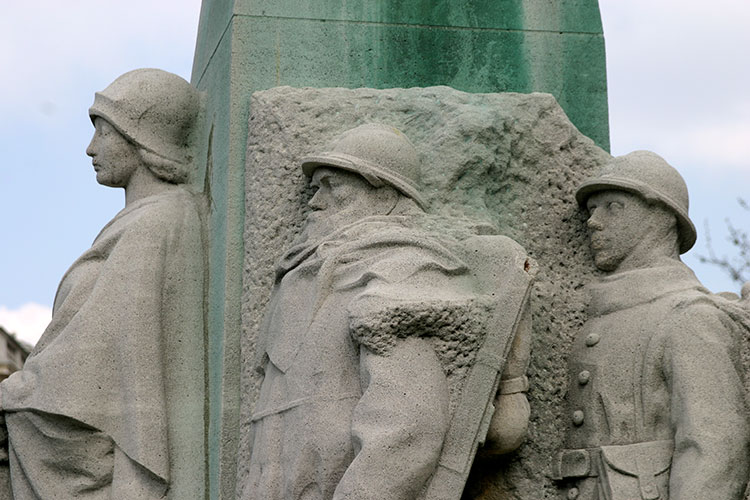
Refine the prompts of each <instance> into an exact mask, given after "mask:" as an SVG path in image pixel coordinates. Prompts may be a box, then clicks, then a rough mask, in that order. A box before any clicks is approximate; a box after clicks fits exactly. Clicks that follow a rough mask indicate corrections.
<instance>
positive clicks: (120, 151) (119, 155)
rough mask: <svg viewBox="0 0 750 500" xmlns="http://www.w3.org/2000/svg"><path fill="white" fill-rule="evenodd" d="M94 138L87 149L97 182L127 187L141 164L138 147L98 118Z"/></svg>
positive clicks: (95, 122)
mask: <svg viewBox="0 0 750 500" xmlns="http://www.w3.org/2000/svg"><path fill="white" fill-rule="evenodd" d="M94 127H95V128H96V131H95V132H94V137H93V138H92V139H91V143H90V144H89V146H88V147H87V148H86V154H87V155H89V156H90V157H91V163H92V164H93V165H94V171H96V182H98V183H99V184H101V185H103V186H109V187H122V188H124V187H127V185H128V183H129V182H130V179H131V178H132V177H133V174H134V173H135V171H136V170H137V169H138V166H139V165H140V163H141V158H140V155H139V154H138V147H137V146H136V145H135V144H133V143H132V142H130V141H129V140H128V139H127V138H126V137H124V136H123V135H122V134H121V133H120V132H118V131H117V129H115V128H114V127H113V126H112V125H111V124H110V123H109V122H108V121H107V120H105V119H104V118H101V117H99V116H97V117H96V118H95V120H94Z"/></svg>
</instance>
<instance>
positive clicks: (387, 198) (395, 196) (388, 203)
mask: <svg viewBox="0 0 750 500" xmlns="http://www.w3.org/2000/svg"><path fill="white" fill-rule="evenodd" d="M375 195H376V199H377V203H378V204H379V205H380V206H382V207H384V208H385V210H384V211H383V213H386V214H389V213H391V211H393V208H394V207H395V206H396V203H398V200H399V198H401V197H402V196H404V195H402V194H401V192H399V191H398V190H397V189H396V188H394V187H393V186H389V185H388V184H385V185H383V186H381V187H379V188H376V189H375Z"/></svg>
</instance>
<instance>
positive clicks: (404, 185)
mask: <svg viewBox="0 0 750 500" xmlns="http://www.w3.org/2000/svg"><path fill="white" fill-rule="evenodd" d="M318 167H335V168H341V169H344V170H348V171H350V172H355V173H358V174H360V175H361V176H362V177H364V178H365V179H367V181H368V182H369V183H370V184H372V185H373V186H375V187H380V186H382V185H384V184H388V185H390V186H393V187H394V188H396V189H397V190H399V191H400V192H401V193H403V194H405V195H406V196H408V197H409V198H411V199H413V200H414V201H415V202H416V203H417V204H418V205H419V206H420V207H421V208H423V209H424V208H425V206H426V203H425V200H424V198H422V195H421V194H420V193H419V188H418V186H419V182H420V170H421V162H420V160H419V154H418V153H417V150H416V148H415V147H414V145H413V144H412V143H411V141H410V140H409V139H408V138H407V137H406V136H405V135H404V134H403V133H402V132H401V131H399V130H398V129H396V128H393V127H389V126H387V125H381V124H378V123H368V124H365V125H360V126H359V127H356V128H353V129H350V130H347V131H346V132H344V133H342V134H341V135H339V136H338V137H336V138H335V139H334V140H333V141H331V143H330V144H329V145H328V146H327V148H326V150H325V151H324V152H322V153H319V154H316V155H312V156H307V157H305V158H303V159H302V171H303V172H304V173H305V175H307V176H308V177H310V176H312V174H313V172H314V171H315V169H316V168H318Z"/></svg>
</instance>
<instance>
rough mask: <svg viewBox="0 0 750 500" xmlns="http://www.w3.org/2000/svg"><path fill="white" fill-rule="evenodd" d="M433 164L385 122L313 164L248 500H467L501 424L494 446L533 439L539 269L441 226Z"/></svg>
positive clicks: (283, 267)
mask: <svg viewBox="0 0 750 500" xmlns="http://www.w3.org/2000/svg"><path fill="white" fill-rule="evenodd" d="M420 163H421V162H420V159H419V155H418V154H417V151H416V149H415V148H414V146H413V145H412V144H411V142H410V141H409V140H408V139H407V138H406V137H405V136H404V135H403V134H402V133H401V132H400V131H398V130H396V129H394V128H392V127H388V126H384V125H378V124H365V125H361V126H359V127H356V128H354V129H351V130H348V131H345V132H344V133H343V134H341V135H340V136H339V137H337V138H336V139H335V140H334V141H333V142H332V143H331V144H330V145H329V146H328V147H327V148H326V150H325V152H323V153H320V154H317V155H315V156H311V157H307V158H304V159H303V160H302V164H301V166H302V171H303V172H304V173H305V175H306V176H307V177H309V178H310V179H311V184H312V186H314V187H315V188H316V191H315V194H314V196H313V197H312V198H311V199H310V201H309V203H308V204H309V206H310V208H311V209H312V211H311V212H310V213H309V214H308V216H307V220H306V222H305V226H304V227H303V229H302V231H301V233H300V235H299V237H298V238H297V240H296V242H295V243H294V244H292V246H291V248H290V249H288V250H287V251H286V252H285V253H284V255H283V256H282V257H281V259H280V261H279V263H278V265H277V267H276V271H275V280H274V281H275V285H274V290H273V293H272V295H271V298H270V301H269V306H268V313H267V317H266V321H265V324H264V326H263V327H262V329H261V331H260V338H259V341H258V347H257V349H256V352H257V355H258V356H257V357H258V363H257V366H258V368H259V369H260V370H261V371H262V374H263V382H262V385H261V388H260V394H259V397H258V400H257V402H256V403H255V405H254V409H253V415H252V417H251V421H252V426H251V429H250V431H251V434H252V443H251V450H252V451H251V455H250V461H249V464H248V477H247V480H246V482H244V484H243V487H242V493H241V494H240V498H243V499H247V500H251V499H252V500H285V499H297V498H299V499H301V498H318V499H335V500H343V499H366V498H372V499H394V500H396V499H401V500H411V499H416V498H425V499H431V500H438V499H442V498H445V499H455V500H457V499H458V498H460V496H461V493H462V491H463V488H464V482H465V481H466V477H467V476H468V472H469V466H470V465H471V463H472V461H473V459H474V454H475V453H476V449H477V447H478V446H479V445H480V444H482V443H484V442H485V437H486V434H487V432H488V429H489V427H490V426H491V427H492V428H493V431H494V432H492V433H490V437H491V439H490V442H488V443H487V444H486V447H489V448H494V449H499V451H504V452H507V451H512V450H513V449H515V448H516V447H517V446H518V445H519V444H520V442H521V440H522V439H523V436H524V434H525V430H526V423H527V419H528V415H529V412H528V402H527V401H526V398H525V396H524V392H525V391H526V389H527V387H528V382H527V380H526V376H525V372H526V367H527V365H528V354H529V353H528V346H529V343H530V338H529V335H530V328H529V326H530V325H529V322H528V319H529V318H528V308H527V299H528V296H529V289H530V284H531V281H532V278H533V268H534V264H533V263H532V262H530V261H529V259H528V257H527V256H526V254H525V252H524V251H523V250H522V249H521V247H520V246H518V245H517V244H516V243H514V242H513V241H512V240H510V239H508V238H505V237H503V236H490V235H487V234H483V233H486V232H487V229H488V228H486V227H484V228H482V227H481V226H479V227H476V225H472V224H471V223H470V222H467V221H466V220H460V219H455V218H453V219H449V218H444V217H442V218H441V217H431V216H428V215H427V214H426V213H425V212H424V207H425V203H426V202H425V199H424V198H423V197H422V195H421V194H420V176H421V165H420ZM482 229H484V231H482ZM521 325H525V326H521ZM519 330H520V331H519ZM506 361H507V362H506ZM493 402H494V404H493ZM495 406H497V407H498V408H501V410H500V411H498V412H494V408H495ZM493 414H494V416H496V417H502V418H501V421H496V422H494V425H491V422H490V419H491V417H493Z"/></svg>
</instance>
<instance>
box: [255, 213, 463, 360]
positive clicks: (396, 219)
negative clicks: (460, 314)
mask: <svg viewBox="0 0 750 500" xmlns="http://www.w3.org/2000/svg"><path fill="white" fill-rule="evenodd" d="M402 202H408V203H403V204H402ZM411 205H413V202H412V201H411V200H408V199H402V200H401V201H400V202H399V204H397V206H396V209H395V210H394V211H393V212H392V213H391V214H390V215H379V216H371V217H365V218H363V219H360V220H358V221H356V222H354V223H352V224H349V225H347V226H345V227H342V228H340V229H338V230H336V231H334V232H332V233H329V234H328V235H326V236H324V237H322V238H320V239H318V240H313V241H303V242H300V243H299V244H297V245H294V246H292V248H290V249H289V250H288V251H287V252H286V253H284V255H283V256H282V258H281V259H280V260H279V263H278V265H277V267H276V284H275V287H274V292H273V293H272V295H271V299H270V301H269V304H268V307H267V310H266V317H265V320H264V326H263V327H262V331H261V335H260V338H259V341H258V350H257V358H256V362H257V366H258V367H262V365H263V362H264V356H265V354H266V353H267V354H268V355H269V357H270V358H271V359H273V361H274V364H275V365H276V367H277V368H279V369H280V370H282V371H285V370H286V369H288V367H289V366H291V364H292V361H293V358H294V356H295V355H296V352H297V351H298V349H299V346H300V342H301V340H300V338H298V337H299V336H300V335H303V333H302V332H306V331H307V329H308V328H309V325H310V322H311V321H312V320H313V318H314V317H315V315H316V313H317V310H318V309H319V307H320V306H321V305H322V303H323V302H324V300H325V299H326V297H327V296H328V295H329V294H330V293H331V292H332V291H333V290H334V289H335V290H347V289H354V288H357V287H361V286H364V285H365V284H366V283H367V282H368V281H370V280H371V279H374V278H379V279H382V280H383V281H385V282H388V283H394V282H398V281H400V280H403V279H407V278H408V277H409V276H412V275H414V274H415V273H417V272H419V271H420V270H421V269H424V268H426V267H429V268H431V269H435V270H439V271H440V272H441V273H445V274H448V275H453V274H458V273H462V272H464V271H465V270H466V265H465V264H464V263H463V262H462V261H461V260H460V259H458V258H457V256H456V255H455V254H454V253H453V252H452V251H451V250H450V249H449V248H447V247H445V246H443V244H441V242H440V241H438V238H435V237H433V236H432V233H431V232H430V231H427V230H425V229H424V228H423V227H422V226H423V223H424V222H425V221H424V220H423V219H422V218H423V217H425V216H426V214H424V212H422V211H421V210H419V209H416V206H415V207H414V209H412V207H411ZM388 249H392V250H391V251H386V250H388ZM395 249H398V251H393V250H395ZM407 249H408V250H407ZM420 251H423V252H424V253H423V254H422V256H421V257H420V258H416V259H415V258H407V257H406V253H411V252H420ZM411 256H412V257H413V256H414V254H413V253H411ZM292 271H294V272H295V273H297V274H298V275H300V276H302V275H306V276H311V277H312V276H314V278H311V282H310V283H309V284H308V285H307V286H311V287H313V288H310V289H308V290H307V293H308V296H307V299H305V300H306V301H309V303H310V309H309V311H310V312H309V313H308V314H303V315H300V314H297V315H288V314H284V313H283V312H282V314H281V315H280V316H278V315H277V314H276V313H275V311H276V310H277V309H278V308H282V311H283V310H284V309H286V307H288V306H285V305H284V303H285V302H287V301H288V300H289V299H288V298H287V297H286V291H285V290H284V289H283V288H282V286H281V281H282V279H283V278H284V276H285V275H287V274H288V273H290V272H292ZM293 299H294V300H293V301H296V302H298V301H299V296H295V297H293ZM272 318H274V319H272ZM291 337H295V338H294V339H292V338H291Z"/></svg>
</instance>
